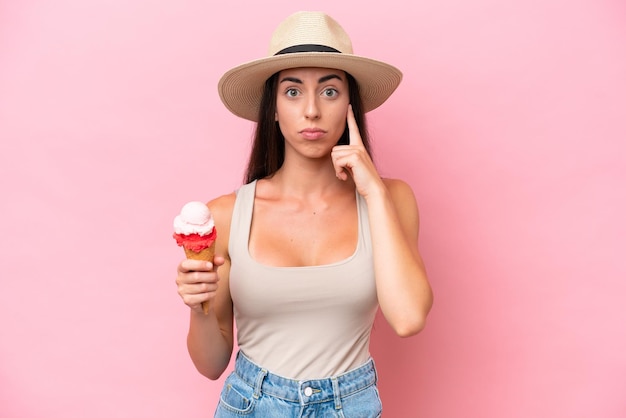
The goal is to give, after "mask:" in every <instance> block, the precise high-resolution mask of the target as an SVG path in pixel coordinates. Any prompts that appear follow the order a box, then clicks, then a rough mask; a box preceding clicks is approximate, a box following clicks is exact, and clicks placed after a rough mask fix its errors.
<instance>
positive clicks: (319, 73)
mask: <svg viewBox="0 0 626 418" xmlns="http://www.w3.org/2000/svg"><path fill="white" fill-rule="evenodd" d="M328 75H336V76H339V78H341V80H342V81H343V82H346V73H345V72H344V71H343V70H336V69H333V68H316V67H311V68H309V67H302V68H289V69H287V70H282V71H281V72H280V73H279V78H282V77H294V78H298V79H300V80H305V79H314V80H319V79H320V78H322V77H326V76H328Z"/></svg>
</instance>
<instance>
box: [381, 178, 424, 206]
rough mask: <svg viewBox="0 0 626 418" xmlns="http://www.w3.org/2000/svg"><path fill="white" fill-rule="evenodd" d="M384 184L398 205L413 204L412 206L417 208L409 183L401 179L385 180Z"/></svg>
mask: <svg viewBox="0 0 626 418" xmlns="http://www.w3.org/2000/svg"><path fill="white" fill-rule="evenodd" d="M383 183H384V185H385V187H386V188H387V191H388V192H389V195H390V197H391V199H392V200H393V202H394V203H395V204H396V205H398V204H408V203H412V205H415V206H417V203H416V201H415V194H414V193H413V189H412V188H411V186H410V185H409V184H408V183H407V182H405V181H404V180H400V179H390V178H383Z"/></svg>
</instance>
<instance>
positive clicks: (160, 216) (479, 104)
mask: <svg viewBox="0 0 626 418" xmlns="http://www.w3.org/2000/svg"><path fill="white" fill-rule="evenodd" d="M266 3H267V2H265V3H264V2H253V1H250V2H248V3H243V2H241V1H237V0H233V1H231V2H228V4H227V2H220V3H219V5H216V4H214V2H209V1H204V2H201V1H196V0H183V1H177V2H174V1H167V2H166V1H159V0H157V1H154V0H151V1H148V0H130V1H121V0H91V1H83V0H58V1H55V2H47V1H41V0H20V1H10V0H1V1H0V178H1V180H0V182H1V183H0V184H1V186H0V187H1V194H0V196H1V197H0V198H1V200H0V202H1V203H0V219H1V221H0V222H1V223H2V233H1V234H0V249H1V254H2V255H1V266H0V267H1V270H0V271H1V273H0V274H1V277H2V290H1V291H0V416H2V417H7V418H9V417H10V418H13V417H19V418H44V417H45V418H56V417H59V418H61V417H64V418H65V417H72V418H82V417H86V416H89V417H92V418H110V417H129V418H130V417H163V418H164V417H189V418H192V417H198V418H199V417H206V416H212V412H213V409H214V406H215V404H216V401H217V397H218V391H219V389H220V386H221V381H218V382H211V381H208V380H206V379H204V378H202V377H201V376H200V375H199V374H198V373H197V372H196V371H195V369H194V368H193V366H192V364H191V361H190V360H189V357H188V355H187V352H186V348H185V336H186V331H187V319H188V310H187V308H186V307H185V306H184V305H183V303H182V302H181V301H180V299H179V297H178V295H177V294H176V289H175V285H174V276H175V266H176V264H177V263H178V262H179V260H180V259H181V258H182V251H181V250H180V249H179V248H178V247H176V246H175V243H174V241H173V240H172V239H171V236H170V235H171V221H172V218H173V216H174V215H175V214H176V213H177V211H178V210H179V208H180V206H181V205H182V204H183V203H184V202H186V201H187V200H209V199H211V198H213V197H215V196H217V195H220V194H223V193H228V192H230V191H232V190H233V189H234V188H236V187H238V186H239V185H240V183H241V178H242V173H243V171H242V170H243V167H244V164H245V159H246V155H247V152H248V146H249V138H250V133H251V129H252V126H251V125H250V124H249V123H247V122H245V121H242V120H239V119H237V118H236V117H234V116H232V115H231V114H230V113H228V112H227V111H226V110H225V109H224V108H223V106H222V105H221V102H220V101H219V98H218V96H217V92H216V83H217V81H218V79H219V77H220V75H221V74H222V73H223V72H224V71H225V70H227V69H228V68H230V67H232V66H234V65H236V64H239V63H241V62H243V61H245V60H250V59H254V58H257V57H260V56H262V55H263V54H264V53H265V50H266V44H267V41H268V39H269V37H270V34H271V31H272V30H273V28H274V27H275V25H276V24H277V23H278V22H279V21H280V20H282V19H283V18H284V17H285V16H287V15H288V14H290V13H292V12H294V11H296V10H300V9H305V10H306V9H318V10H325V11H327V12H329V13H330V14H331V15H333V16H334V17H335V18H337V19H338V20H339V21H340V22H341V23H342V24H343V26H344V27H345V28H346V29H347V30H348V32H349V33H350V34H351V36H352V39H353V42H354V45H355V49H356V52H357V53H359V54H363V55H368V56H372V57H375V58H378V59H381V60H385V61H388V62H391V63H393V64H395V65H397V66H398V67H400V68H401V69H402V70H403V71H404V74H405V78H404V81H403V83H402V85H401V86H400V88H399V89H398V91H397V93H396V94H395V95H394V96H393V97H392V98H391V99H390V100H389V101H388V102H387V103H386V104H385V105H384V106H383V107H381V108H380V109H378V110H376V111H374V112H372V113H371V117H370V122H371V131H372V134H373V136H374V141H375V153H376V158H377V162H378V165H379V167H380V171H381V173H382V174H383V175H385V176H390V177H401V178H404V179H405V180H407V181H408V182H409V183H410V184H411V185H412V186H413V188H414V190H415V193H416V195H417V197H418V201H419V204H420V208H421V216H422V234H421V240H420V248H421V251H422V253H423V256H424V258H425V260H426V263H427V267H428V271H429V275H430V278H431V281H432V285H433V288H434V291H435V295H436V300H435V306H434V308H433V311H432V314H431V316H430V320H429V323H428V325H427V328H426V330H425V331H424V332H423V333H421V334H420V335H419V336H417V337H414V338H411V339H406V340H401V339H399V338H397V337H395V336H393V335H392V333H391V332H390V330H389V328H388V327H387V325H386V324H385V323H384V322H383V321H382V320H380V319H379V320H378V321H377V323H376V327H375V330H374V339H373V346H372V352H373V354H374V356H375V358H376V360H377V364H378V366H379V369H380V375H381V392H382V396H383V401H384V407H385V416H387V417H389V418H405V417H408V418H414V417H425V418H456V417H459V418H461V417H477V418H501V417H507V418H518V417H519V418H527V417H562V418H588V417H594V418H595V417H601V418H621V417H624V416H626V400H625V399H626V398H625V395H624V394H625V393H626V354H625V353H626V307H625V306H624V302H623V301H624V298H625V295H626V267H625V261H624V260H625V257H624V255H623V254H622V253H623V252H624V249H625V245H624V242H625V240H624V237H625V236H626V221H625V220H624V213H625V212H626V186H625V184H626V161H625V160H626V158H625V156H626V99H625V98H626V17H625V16H626V6H624V4H623V2H620V1H617V0H615V1H609V0H600V1H599V0H574V1H571V0H570V1H564V0H544V1H536V0H533V1H522V0H513V1H507V2H502V1H495V0H476V1H472V2H467V1H462V0H443V1H438V2H434V1H429V2H406V1H400V0H391V1H385V2H376V3H373V2H372V3H370V4H365V3H363V2H338V1H336V0H332V1H331V0H321V1H318V2H316V3H315V4H314V5H311V4H310V2H301V1H284V0H281V1H275V2H271V4H270V3H267V4H266Z"/></svg>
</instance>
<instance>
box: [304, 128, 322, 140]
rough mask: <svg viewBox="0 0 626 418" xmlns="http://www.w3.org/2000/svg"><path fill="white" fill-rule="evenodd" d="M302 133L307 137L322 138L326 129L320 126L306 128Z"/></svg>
mask: <svg viewBox="0 0 626 418" xmlns="http://www.w3.org/2000/svg"><path fill="white" fill-rule="evenodd" d="M300 135H302V136H303V137H304V138H305V139H311V140H313V139H320V138H321V137H323V136H324V135H326V131H324V130H323V129H319V128H306V129H303V130H301V131H300Z"/></svg>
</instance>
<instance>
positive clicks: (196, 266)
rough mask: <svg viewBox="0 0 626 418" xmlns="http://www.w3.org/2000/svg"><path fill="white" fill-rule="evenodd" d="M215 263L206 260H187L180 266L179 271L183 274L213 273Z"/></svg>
mask: <svg viewBox="0 0 626 418" xmlns="http://www.w3.org/2000/svg"><path fill="white" fill-rule="evenodd" d="M211 270H213V263H212V262H210V261H204V260H191V259H185V260H183V261H182V262H181V263H180V264H179V265H178V271H180V272H181V273H189V272H191V271H211Z"/></svg>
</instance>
